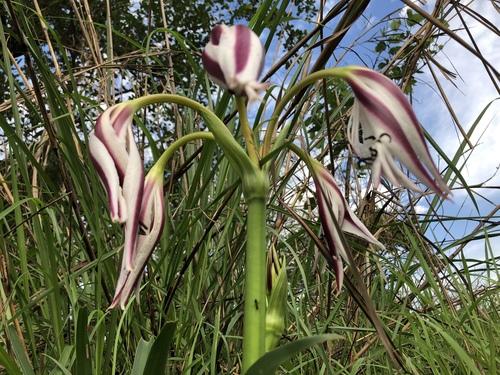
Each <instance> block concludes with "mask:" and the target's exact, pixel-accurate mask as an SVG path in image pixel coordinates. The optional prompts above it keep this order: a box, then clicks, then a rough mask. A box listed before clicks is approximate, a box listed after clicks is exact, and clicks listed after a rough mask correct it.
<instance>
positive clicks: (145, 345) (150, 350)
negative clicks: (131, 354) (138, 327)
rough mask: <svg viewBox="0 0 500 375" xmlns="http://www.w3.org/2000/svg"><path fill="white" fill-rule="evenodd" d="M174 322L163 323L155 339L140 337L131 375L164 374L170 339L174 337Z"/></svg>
mask: <svg viewBox="0 0 500 375" xmlns="http://www.w3.org/2000/svg"><path fill="white" fill-rule="evenodd" d="M175 327H176V323H174V322H171V323H167V324H165V326H164V327H163V328H162V330H161V332H160V334H159V335H158V337H157V338H156V339H152V340H150V341H149V342H148V341H144V340H142V339H141V341H140V342H139V346H138V347H137V351H136V356H135V360H134V367H133V369H132V375H143V374H148V375H150V374H164V373H165V366H166V364H167V358H168V350H169V348H170V341H172V338H173V337H174V333H175Z"/></svg>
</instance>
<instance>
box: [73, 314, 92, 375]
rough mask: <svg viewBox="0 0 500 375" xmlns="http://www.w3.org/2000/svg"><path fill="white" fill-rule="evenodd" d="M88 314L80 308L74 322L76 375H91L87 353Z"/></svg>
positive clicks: (90, 363) (90, 365)
mask: <svg viewBox="0 0 500 375" xmlns="http://www.w3.org/2000/svg"><path fill="white" fill-rule="evenodd" d="M87 321H88V313H87V308H86V307H82V308H80V309H79V310H78V317H77V321H76V332H75V335H76V338H75V340H76V344H75V350H76V363H75V374H76V375H92V362H91V359H90V353H89V338H88V330H87Z"/></svg>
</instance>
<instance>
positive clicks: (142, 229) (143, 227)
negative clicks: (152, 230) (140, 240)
mask: <svg viewBox="0 0 500 375" xmlns="http://www.w3.org/2000/svg"><path fill="white" fill-rule="evenodd" d="M148 229H149V228H148V226H147V225H146V224H144V223H143V222H142V221H139V235H141V236H145V235H146V234H148V233H147V230H148Z"/></svg>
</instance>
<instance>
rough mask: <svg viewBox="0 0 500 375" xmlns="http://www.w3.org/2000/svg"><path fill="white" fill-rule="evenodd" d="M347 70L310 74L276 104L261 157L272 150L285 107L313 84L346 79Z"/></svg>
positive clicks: (335, 69)
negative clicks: (329, 79) (272, 142)
mask: <svg viewBox="0 0 500 375" xmlns="http://www.w3.org/2000/svg"><path fill="white" fill-rule="evenodd" d="M346 71H347V69H346V68H345V67H343V68H330V69H323V70H320V71H318V72H315V73H312V74H309V75H308V76H306V77H305V78H304V79H302V80H300V81H299V82H297V83H296V84H295V85H293V86H292V87H291V88H290V89H289V90H288V91H287V92H286V94H285V95H284V96H283V98H282V99H281V100H280V101H279V102H278V103H277V104H276V107H275V108H274V111H273V114H272V116H271V120H270V121H269V124H268V126H267V129H266V134H265V135H264V141H263V142H262V152H261V155H263V157H264V156H266V155H267V154H268V153H269V151H270V150H271V141H272V139H273V135H274V132H275V131H276V126H277V124H278V120H279V115H280V114H281V113H282V112H283V110H284V109H285V106H286V105H287V104H288V103H289V102H290V101H291V100H292V99H293V97H294V96H295V95H297V94H298V93H299V92H300V91H301V90H302V89H303V88H305V87H307V86H309V85H311V84H312V83H314V82H316V81H319V80H322V79H325V78H332V77H340V78H342V77H344V76H345V74H346Z"/></svg>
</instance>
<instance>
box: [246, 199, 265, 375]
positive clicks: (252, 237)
mask: <svg viewBox="0 0 500 375" xmlns="http://www.w3.org/2000/svg"><path fill="white" fill-rule="evenodd" d="M247 204H248V216H247V245H246V246H247V248H246V258H245V303H244V304H245V309H244V317H243V368H242V374H245V372H246V371H247V370H248V369H249V368H250V366H251V365H252V364H253V363H254V362H255V361H257V360H258V359H259V358H260V357H261V356H262V355H264V353H265V347H266V198H265V197H253V198H252V199H251V200H249V201H247Z"/></svg>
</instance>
